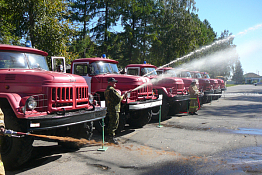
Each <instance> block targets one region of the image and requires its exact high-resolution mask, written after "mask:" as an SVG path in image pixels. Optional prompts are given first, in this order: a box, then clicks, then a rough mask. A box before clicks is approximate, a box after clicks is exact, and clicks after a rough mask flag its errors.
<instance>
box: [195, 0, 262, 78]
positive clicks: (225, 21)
mask: <svg viewBox="0 0 262 175" xmlns="http://www.w3.org/2000/svg"><path fill="white" fill-rule="evenodd" d="M195 2H196V5H195V6H196V8H197V9H198V12H197V14H198V16H199V19H200V20H201V21H203V20H204V19H207V20H208V22H209V23H210V24H211V27H212V28H213V30H214V31H215V32H216V33H217V36H220V35H221V32H223V31H224V30H228V31H229V33H232V35H235V38H234V41H233V44H235V45H236V46H237V53H238V55H239V58H240V62H241V64H242V68H243V71H244V74H245V73H250V72H252V73H256V74H259V75H260V76H261V75H262V0H195ZM241 32H243V33H242V34H241Z"/></svg>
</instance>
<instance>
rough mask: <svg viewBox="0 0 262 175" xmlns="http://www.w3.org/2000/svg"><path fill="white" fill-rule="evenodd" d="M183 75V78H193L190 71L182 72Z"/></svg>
mask: <svg viewBox="0 0 262 175" xmlns="http://www.w3.org/2000/svg"><path fill="white" fill-rule="evenodd" d="M181 77H183V78H191V74H190V72H181Z"/></svg>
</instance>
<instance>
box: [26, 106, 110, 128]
mask: <svg viewBox="0 0 262 175" xmlns="http://www.w3.org/2000/svg"><path fill="white" fill-rule="evenodd" d="M106 110H107V108H106V107H96V108H95V110H92V111H87V110H78V111H73V112H66V113H65V114H63V115H58V114H52V115H46V116H40V117H30V118H27V119H22V120H26V122H27V131H28V132H29V131H39V130H47V129H54V128H60V127H64V126H70V125H75V124H80V123H86V122H91V121H95V120H100V119H102V118H105V116H106Z"/></svg>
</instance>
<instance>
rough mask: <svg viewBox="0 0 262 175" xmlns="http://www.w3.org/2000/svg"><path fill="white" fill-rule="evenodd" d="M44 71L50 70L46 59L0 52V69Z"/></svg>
mask: <svg viewBox="0 0 262 175" xmlns="http://www.w3.org/2000/svg"><path fill="white" fill-rule="evenodd" d="M9 68H15V69H30V68H31V69H34V68H38V69H44V70H47V71H48V70H49V69H48V66H47V63H46V60H45V57H44V56H42V55H36V54H29V53H13V52H0V69H9Z"/></svg>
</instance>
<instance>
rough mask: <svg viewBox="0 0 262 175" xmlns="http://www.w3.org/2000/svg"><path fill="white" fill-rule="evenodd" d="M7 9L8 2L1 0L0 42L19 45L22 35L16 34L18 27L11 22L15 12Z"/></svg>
mask: <svg viewBox="0 0 262 175" xmlns="http://www.w3.org/2000/svg"><path fill="white" fill-rule="evenodd" d="M7 9H8V4H7V3H6V2H5V1H4V0H0V43H1V44H15V45H18V44H19V40H20V37H18V36H15V34H14V33H15V30H16V28H15V26H14V24H13V23H10V20H11V19H12V18H13V14H12V13H10V11H9V10H7Z"/></svg>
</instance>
